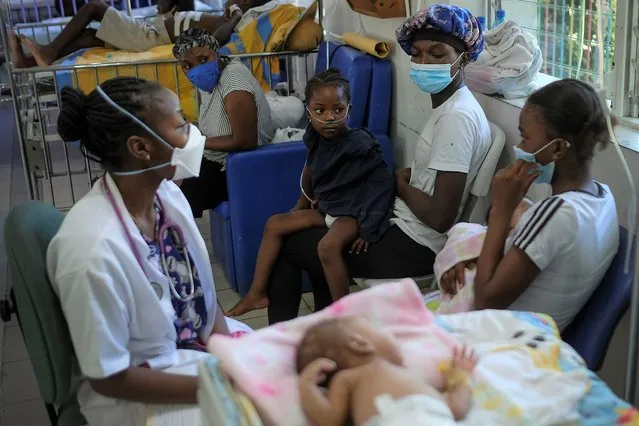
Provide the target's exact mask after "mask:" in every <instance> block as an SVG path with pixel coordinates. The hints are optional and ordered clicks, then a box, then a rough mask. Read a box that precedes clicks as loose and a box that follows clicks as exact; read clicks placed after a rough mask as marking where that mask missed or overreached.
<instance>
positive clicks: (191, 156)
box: [96, 86, 206, 180]
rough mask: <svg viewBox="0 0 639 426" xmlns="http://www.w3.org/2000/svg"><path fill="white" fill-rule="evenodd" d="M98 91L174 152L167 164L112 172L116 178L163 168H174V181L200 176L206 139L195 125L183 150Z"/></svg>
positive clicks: (100, 89)
mask: <svg viewBox="0 0 639 426" xmlns="http://www.w3.org/2000/svg"><path fill="white" fill-rule="evenodd" d="M96 90H97V91H98V93H99V94H100V96H102V97H103V98H104V100H106V101H107V102H108V103H109V104H110V105H111V106H112V107H114V108H116V109H117V110H118V111H120V112H121V113H122V114H124V115H126V116H127V117H129V118H130V119H131V120H133V121H135V122H136V123H138V124H139V125H140V126H141V127H142V128H144V130H146V131H147V132H149V133H150V134H151V135H152V136H154V137H155V138H156V139H157V140H159V141H160V142H162V143H163V144H165V145H166V146H168V147H169V148H171V149H172V150H173V154H172V155H171V161H167V162H166V163H162V164H158V165H155V166H152V167H147V168H146V169H141V170H132V171H130V172H112V174H114V175H116V176H132V175H137V174H140V173H145V172H150V171H151V170H157V169H161V168H163V167H168V166H174V167H175V173H174V174H173V177H172V179H173V180H182V179H188V178H193V177H198V176H199V175H200V166H201V165H202V156H203V154H204V144H205V142H206V137H205V136H203V135H202V133H200V129H198V128H197V127H196V126H194V125H193V124H189V138H188V139H187V141H186V145H184V147H182V148H176V147H174V146H172V145H171V144H170V143H168V142H167V141H165V140H164V138H162V137H161V136H160V135H158V134H157V133H156V132H154V131H153V129H151V128H150V127H149V126H147V125H146V124H144V123H143V122H142V120H140V119H139V118H137V117H136V116H135V115H133V114H131V113H130V112H129V111H127V110H125V109H124V108H122V107H121V106H120V105H118V104H116V103H115V102H114V101H113V100H112V99H111V98H109V96H108V95H107V94H106V93H104V91H103V90H102V88H101V87H100V86H98V87H97V88H96Z"/></svg>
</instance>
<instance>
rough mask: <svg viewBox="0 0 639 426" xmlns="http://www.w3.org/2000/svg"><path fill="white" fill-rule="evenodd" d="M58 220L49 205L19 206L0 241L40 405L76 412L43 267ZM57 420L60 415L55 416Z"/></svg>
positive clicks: (68, 361)
mask: <svg viewBox="0 0 639 426" xmlns="http://www.w3.org/2000/svg"><path fill="white" fill-rule="evenodd" d="M63 218H64V215H63V214H62V213H61V212H60V211H59V210H57V209H56V208H55V207H53V206H51V205H49V204H44V203H40V202H35V201H32V202H28V203H26V204H22V205H20V206H18V207H16V208H14V209H13V210H12V211H11V212H10V213H9V215H8V216H7V219H6V221H5V225H4V238H5V246H6V248H7V256H8V259H9V271H10V273H11V279H12V285H13V287H12V291H13V292H14V296H15V302H16V311H17V314H18V320H19V323H20V327H21V329H22V334H23V336H24V340H25V344H26V347H27V351H28V353H29V357H30V358H31V363H32V364H33V368H34V371H35V375H36V378H37V381H38V386H39V388H40V393H41V395H42V399H43V400H44V401H45V402H47V403H49V404H53V405H56V406H59V407H61V409H64V410H69V411H77V402H76V400H75V389H74V386H75V384H74V379H75V378H76V377H77V376H76V374H75V373H76V371H77V370H76V365H77V364H76V358H75V355H74V352H73V346H72V344H71V338H70V336H69V330H68V327H67V323H66V320H65V318H64V315H63V313H62V309H61V307H60V302H59V300H58V297H57V295H56V294H55V292H54V290H53V288H52V286H51V283H50V281H49V278H48V276H47V267H46V254H47V248H48V247H49V243H50V242H51V239H52V238H53V236H54V235H55V234H56V233H57V232H58V229H59V228H60V225H61V224H62V220H63ZM77 414H79V411H77ZM59 415H60V416H62V415H63V413H62V412H61V411H59ZM64 417H65V418H69V416H68V415H65V416H64ZM76 420H77V422H76V421H74V422H69V423H67V422H65V424H78V425H79V424H84V423H82V421H83V419H80V418H77V417H76Z"/></svg>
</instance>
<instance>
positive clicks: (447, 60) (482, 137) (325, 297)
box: [268, 5, 491, 323]
mask: <svg viewBox="0 0 639 426" xmlns="http://www.w3.org/2000/svg"><path fill="white" fill-rule="evenodd" d="M397 40H398V42H399V44H400V46H401V47H402V48H403V49H404V51H405V52H406V53H408V54H409V55H410V56H411V67H410V72H409V76H410V78H411V79H412V81H413V82H414V83H415V85H417V87H419V88H420V89H421V90H422V91H424V92H426V93H429V94H430V97H431V101H432V106H433V111H432V112H431V115H430V117H429V119H428V121H427V123H426V125H425V127H424V129H423V130H422V132H421V135H420V138H419V140H418V142H417V144H416V147H415V154H414V161H413V164H412V167H411V168H407V169H401V170H399V171H398V172H397V174H396V188H397V194H398V197H397V199H396V201H395V207H394V211H393V216H394V218H393V219H392V222H393V223H394V225H396V226H392V227H391V228H390V229H389V230H388V231H387V232H386V233H385V234H384V236H382V238H380V240H379V241H378V242H376V243H375V244H372V245H371V246H370V247H369V249H368V250H367V251H363V252H360V253H350V254H346V255H345V256H344V261H345V263H346V266H347V269H348V272H349V275H350V276H351V277H363V278H390V279H393V278H403V277H418V276H424V275H428V274H431V273H432V272H433V263H434V260H435V255H436V253H437V252H439V251H440V250H441V249H442V247H443V246H444V244H445V242H446V232H447V231H448V229H449V228H450V227H451V226H452V225H453V224H454V223H455V221H456V219H457V218H458V217H459V213H460V212H461V210H462V206H463V202H464V200H465V199H466V198H467V195H468V189H469V187H470V183H471V182H472V181H473V180H474V178H475V176H476V174H477V171H478V170H479V166H480V165H481V162H482V160H483V159H484V157H485V156H486V153H487V152H488V148H489V146H490V143H491V134H490V127H489V126H488V120H487V119H486V116H485V115H484V112H483V111H482V109H481V107H480V106H479V104H478V103H477V101H476V100H475V98H474V97H473V95H472V94H471V93H470V91H469V90H468V88H466V85H465V84H464V67H465V66H466V64H468V62H470V61H474V60H475V59H477V57H478V56H479V53H480V52H481V50H482V49H483V47H484V39H483V36H482V32H481V28H480V26H479V23H478V22H477V20H476V19H475V18H474V17H473V16H472V15H471V14H470V12H468V11H467V10H466V9H464V8H460V7H456V6H448V5H433V6H429V7H427V8H425V9H422V10H420V11H419V12H417V14H415V16H413V17H411V18H410V19H408V20H407V21H406V22H404V23H403V24H402V25H401V26H400V27H399V29H398V30H397ZM325 233H326V229H321V228H316V229H310V230H305V231H301V232H298V233H295V234H293V235H290V236H289V237H288V239H287V240H286V242H285V244H284V247H283V248H282V250H281V252H280V256H279V258H278V261H277V262H276V264H275V266H274V268H273V272H272V275H271V280H270V282H269V288H268V300H269V321H270V322H271V323H273V322H277V321H284V320H288V319H291V318H293V317H295V316H297V312H298V307H299V303H300V298H301V294H302V283H301V274H300V270H304V271H307V272H308V273H309V275H310V277H311V281H312V283H313V293H314V297H315V309H316V310H318V309H322V308H324V307H325V306H327V305H328V304H330V303H331V301H332V300H331V297H330V293H329V291H328V286H327V284H326V280H325V279H324V274H323V271H322V268H321V262H320V261H319V259H318V254H317V245H318V242H319V241H320V240H321V239H322V237H323V236H324V234H325Z"/></svg>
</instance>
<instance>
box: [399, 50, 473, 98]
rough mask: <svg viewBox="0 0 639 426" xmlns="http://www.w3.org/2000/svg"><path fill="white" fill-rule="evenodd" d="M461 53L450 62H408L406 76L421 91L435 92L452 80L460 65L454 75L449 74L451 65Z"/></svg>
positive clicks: (445, 86) (432, 93)
mask: <svg viewBox="0 0 639 426" xmlns="http://www.w3.org/2000/svg"><path fill="white" fill-rule="evenodd" d="M462 56H463V54H461V55H459V56H458V57H457V59H455V61H454V62H453V63H452V64H416V63H415V62H411V63H410V71H408V76H409V77H410V79H411V80H413V83H415V85H416V86H417V87H419V88H420V90H421V91H422V92H425V93H430V94H431V95H434V94H437V93H439V92H441V91H442V90H444V89H445V88H447V87H448V86H449V85H450V83H452V82H453V80H454V79H455V77H457V74H459V71H460V70H461V67H460V68H459V69H458V70H457V72H456V73H455V75H453V76H451V75H450V70H451V69H452V67H453V65H455V64H456V63H457V61H459V59H460V58H461V57H462Z"/></svg>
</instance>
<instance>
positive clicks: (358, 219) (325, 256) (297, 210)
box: [228, 69, 395, 316]
mask: <svg viewBox="0 0 639 426" xmlns="http://www.w3.org/2000/svg"><path fill="white" fill-rule="evenodd" d="M350 98H351V96H350V90H349V87H348V81H347V80H346V79H345V78H344V77H342V76H341V74H340V73H339V71H336V70H333V69H330V70H328V71H326V72H323V73H321V74H318V75H316V76H315V77H313V78H312V79H311V80H310V81H309V82H308V85H307V86H306V101H307V116H308V119H309V121H310V125H309V126H308V129H307V131H306V135H305V136H304V143H305V144H306V146H307V148H308V156H307V159H306V166H305V167H304V171H303V174H302V182H301V190H302V191H301V192H302V194H301V196H300V199H299V201H298V202H297V204H296V206H295V207H294V208H293V210H292V211H291V212H289V213H283V214H278V215H275V216H273V217H271V218H270V219H269V221H268V222H267V224H266V229H265V231H264V237H263V239H262V245H261V246H260V251H259V253H258V256H257V264H256V267H255V277H254V278H253V284H252V286H251V289H250V290H249V292H248V293H247V294H246V296H244V298H243V299H242V300H241V301H240V302H238V304H237V305H236V306H234V307H233V308H232V309H231V310H230V311H229V312H228V315H230V316H237V315H242V314H244V313H246V312H249V311H251V310H254V309H261V308H264V307H266V306H268V298H267V296H266V288H267V284H268V280H269V278H270V275H271V270H272V268H273V265H274V263H275V261H276V259H277V256H278V254H279V252H280V249H281V247H282V244H283V241H284V238H285V237H286V236H287V235H290V234H292V233H294V232H297V231H301V230H303V229H307V228H315V227H328V228H329V231H328V233H327V234H326V236H324V238H322V240H321V241H320V243H319V245H318V247H317V250H318V254H319V257H320V260H321V262H322V267H323V269H324V273H325V275H326V279H327V281H328V284H329V287H330V291H331V296H332V298H333V300H337V299H339V298H341V297H343V296H344V295H346V294H348V289H349V283H350V279H349V276H348V271H347V269H346V265H345V264H344V260H343V258H342V253H343V251H344V250H345V249H346V248H349V249H350V251H351V252H355V253H359V252H361V251H366V250H368V245H369V244H370V243H374V242H376V241H378V240H379V238H380V237H381V236H382V235H383V234H384V232H386V230H387V229H388V227H389V226H390V222H389V219H390V216H391V212H392V206H393V201H394V199H395V183H394V177H393V174H392V173H391V170H390V169H389V167H388V165H387V164H386V163H385V162H384V158H383V154H382V151H381V148H380V145H379V142H378V141H377V140H376V139H375V137H374V136H373V135H372V134H371V133H370V132H368V131H367V130H364V129H349V128H348V126H347V125H346V118H347V116H348V110H349V106H350Z"/></svg>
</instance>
